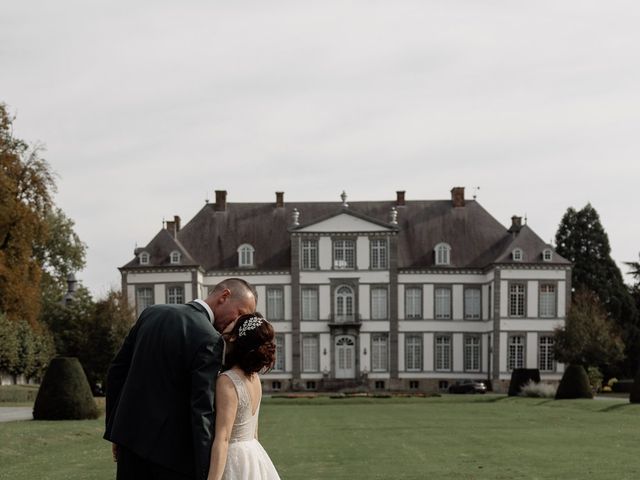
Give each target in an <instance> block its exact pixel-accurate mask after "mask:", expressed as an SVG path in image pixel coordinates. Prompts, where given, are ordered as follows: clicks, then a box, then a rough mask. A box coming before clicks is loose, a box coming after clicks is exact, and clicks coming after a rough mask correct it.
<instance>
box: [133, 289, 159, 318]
mask: <svg viewBox="0 0 640 480" xmlns="http://www.w3.org/2000/svg"><path fill="white" fill-rule="evenodd" d="M142 291H145V292H146V291H149V292H150V295H149V297H148V298H147V299H148V300H149V302H148V303H147V302H145V303H144V304H142V303H141V302H140V300H141V298H142V297H141V296H140V292H142ZM154 303H155V298H154V288H153V286H152V285H149V286H140V287H136V312H137V313H138V316H140V314H141V313H142V312H143V310H144V309H145V308H147V307H150V306H151V305H154Z"/></svg>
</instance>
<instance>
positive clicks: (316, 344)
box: [302, 334, 320, 373]
mask: <svg viewBox="0 0 640 480" xmlns="http://www.w3.org/2000/svg"><path fill="white" fill-rule="evenodd" d="M319 370H320V337H319V336H318V335H309V334H305V335H303V336H302V371H303V372H304V373H309V372H311V373H313V372H318V371H319Z"/></svg>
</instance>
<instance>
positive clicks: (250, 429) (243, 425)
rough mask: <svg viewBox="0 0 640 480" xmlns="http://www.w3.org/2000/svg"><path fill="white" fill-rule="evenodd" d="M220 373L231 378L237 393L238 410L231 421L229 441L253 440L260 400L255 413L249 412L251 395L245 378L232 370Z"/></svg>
mask: <svg viewBox="0 0 640 480" xmlns="http://www.w3.org/2000/svg"><path fill="white" fill-rule="evenodd" d="M222 374H223V375H226V376H227V377H229V378H230V379H231V381H232V382H233V385H234V386H235V387H236V393H237V394H238V411H237V412H236V419H235V421H234V422H233V429H232V430H231V438H230V439H229V442H231V443H234V442H246V441H248V440H253V439H254V438H256V430H257V428H258V414H259V413H260V401H258V408H257V409H256V413H255V415H253V414H252V412H251V410H252V408H251V395H249V390H247V384H246V382H245V380H244V379H243V378H241V377H240V375H238V374H237V373H236V372H234V371H233V370H227V371H226V372H222Z"/></svg>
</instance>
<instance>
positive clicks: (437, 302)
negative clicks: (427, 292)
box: [433, 285, 453, 320]
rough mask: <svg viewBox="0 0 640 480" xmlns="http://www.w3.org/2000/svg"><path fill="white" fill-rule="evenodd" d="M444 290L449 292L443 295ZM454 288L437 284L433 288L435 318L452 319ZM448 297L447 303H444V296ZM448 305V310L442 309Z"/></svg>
mask: <svg viewBox="0 0 640 480" xmlns="http://www.w3.org/2000/svg"><path fill="white" fill-rule="evenodd" d="M443 292H448V293H447V295H444V296H443V295H442V293H443ZM452 296H453V292H452V288H451V287H449V286H444V285H440V286H436V287H435V288H434V289H433V299H434V301H433V313H434V315H433V318H435V319H436V320H451V318H452ZM445 297H447V300H448V301H447V303H446V304H445V303H443V300H442V299H443V298H445ZM445 305H446V311H443V310H441V309H440V307H443V306H445Z"/></svg>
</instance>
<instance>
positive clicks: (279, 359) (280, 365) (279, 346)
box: [272, 333, 286, 372]
mask: <svg viewBox="0 0 640 480" xmlns="http://www.w3.org/2000/svg"><path fill="white" fill-rule="evenodd" d="M273 343H275V345H276V359H275V363H274V364H273V369H272V371H273V372H284V371H285V368H286V357H285V341H284V333H276V334H275V336H274V340H273Z"/></svg>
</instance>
